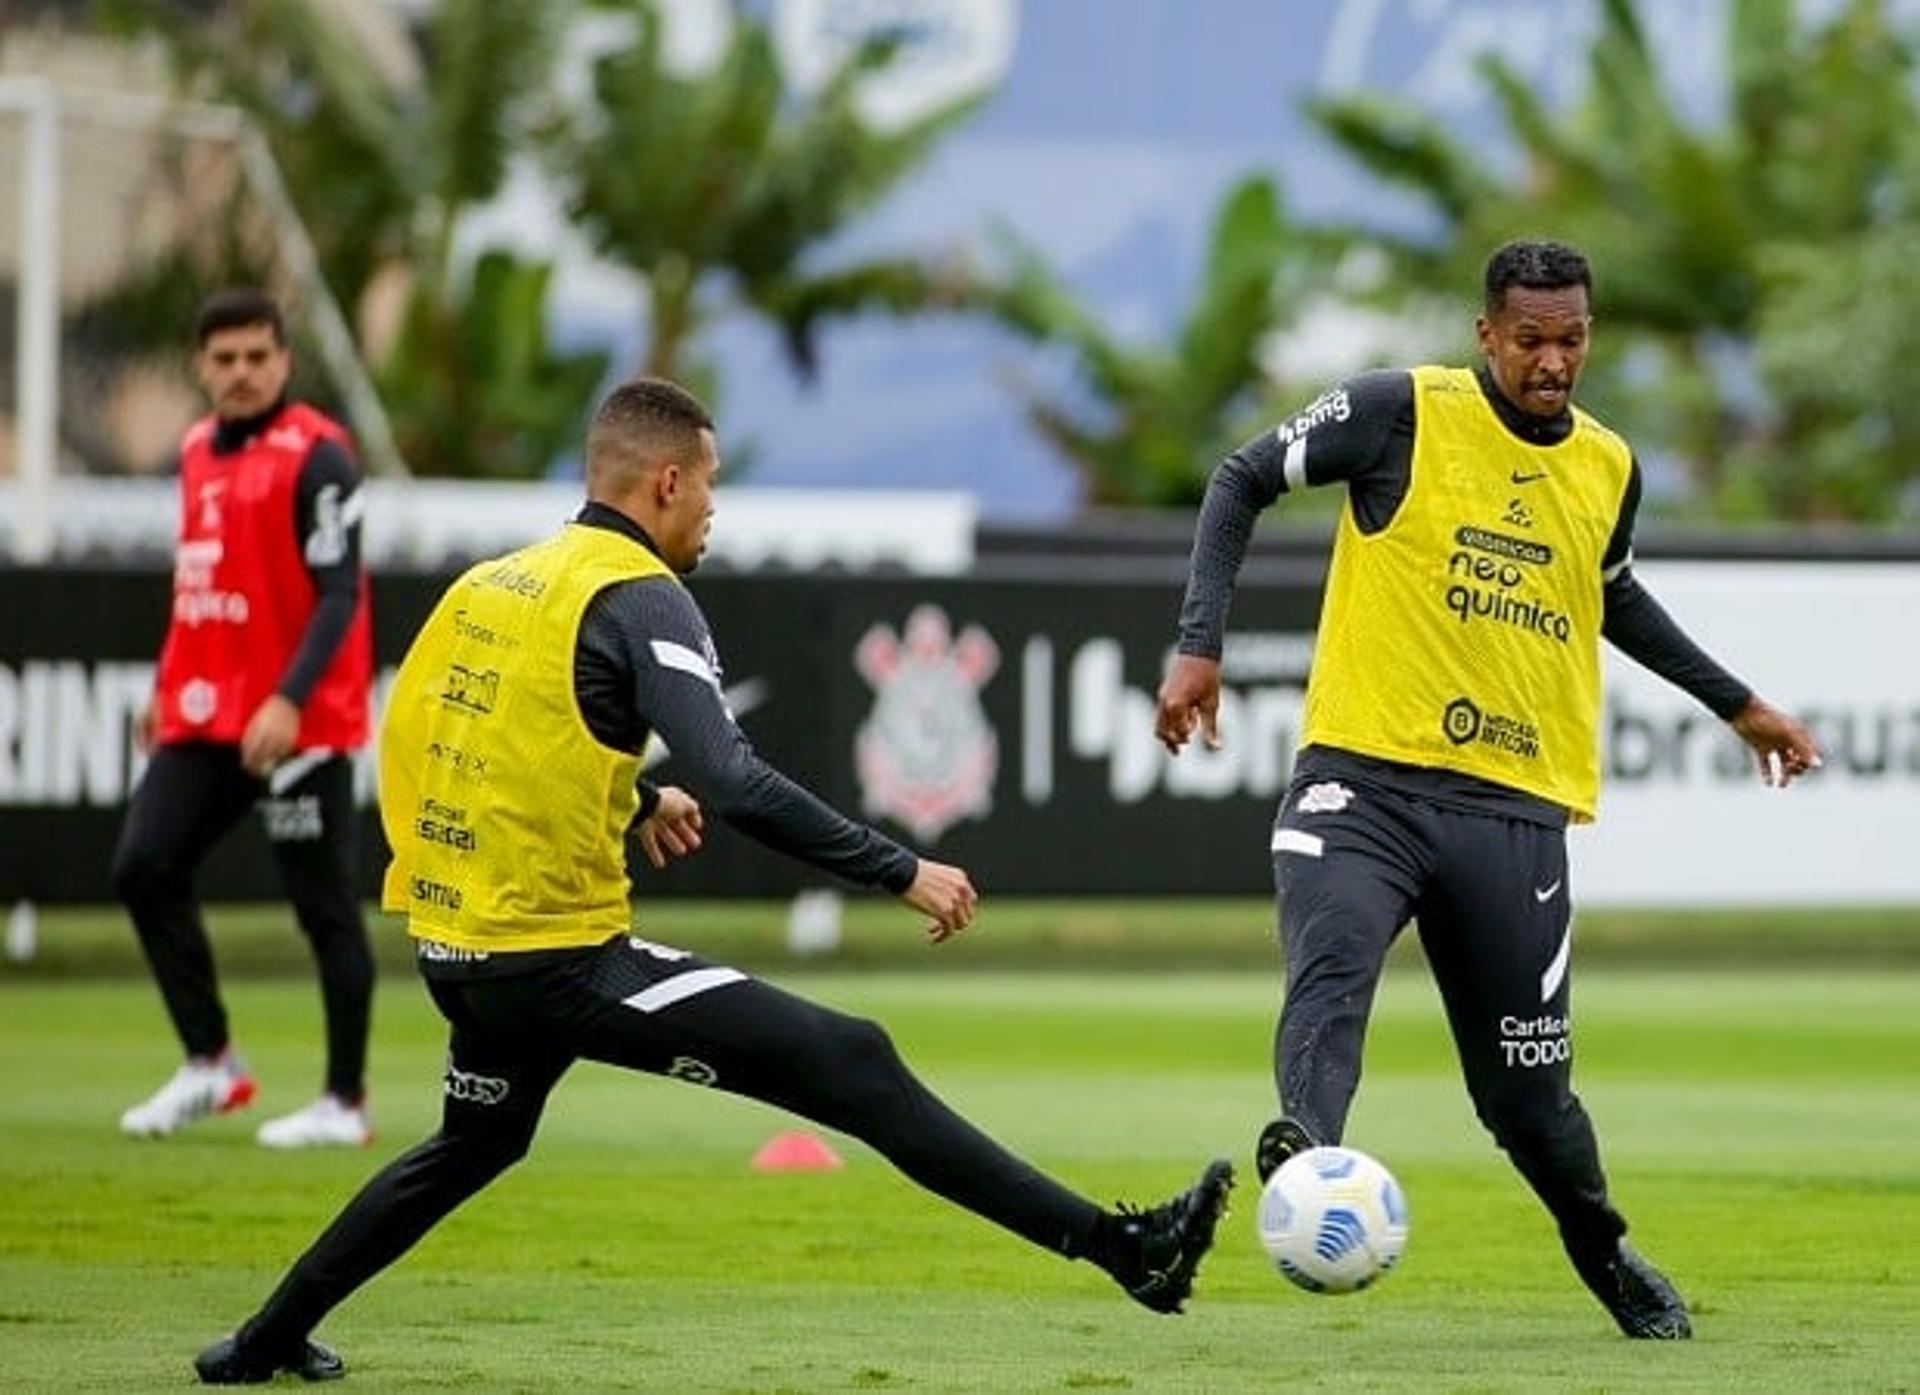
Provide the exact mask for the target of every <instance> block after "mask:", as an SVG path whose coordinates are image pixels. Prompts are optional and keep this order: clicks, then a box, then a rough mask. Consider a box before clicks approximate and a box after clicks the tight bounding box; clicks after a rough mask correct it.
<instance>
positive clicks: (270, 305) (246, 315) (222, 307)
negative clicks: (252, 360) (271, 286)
mask: <svg viewBox="0 0 1920 1395" xmlns="http://www.w3.org/2000/svg"><path fill="white" fill-rule="evenodd" d="M248 325H265V326H266V327H267V328H268V329H270V330H272V331H273V342H274V343H276V344H278V345H280V346H281V347H283V348H284V347H285V346H286V342H287V322H286V318H285V317H284V316H283V315H282V314H281V313H280V302H279V301H277V300H275V299H274V298H273V297H272V296H270V295H268V294H267V293H266V292H265V291H263V290H261V289H260V288H259V287H258V286H229V287H228V288H227V289H226V290H224V291H215V292H214V293H213V294H212V295H210V296H208V297H207V298H206V299H205V300H204V301H202V302H201V303H200V313H199V315H198V316H197V317H196V318H195V320H194V327H193V342H194V346H195V347H196V348H202V349H204V348H205V347H206V346H207V340H209V339H211V338H213V336H214V335H216V334H218V333H219V332H220V331H221V330H223V329H243V328H245V327H246V326H248Z"/></svg>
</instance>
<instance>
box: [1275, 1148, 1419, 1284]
mask: <svg viewBox="0 0 1920 1395" xmlns="http://www.w3.org/2000/svg"><path fill="white" fill-rule="evenodd" d="M1257 1220H1258V1224H1259V1227H1260V1243H1261V1245H1262V1246H1263V1247H1265V1249H1266V1252H1267V1256H1268V1257H1269V1258H1270V1259H1272V1260H1273V1264H1274V1267H1275V1268H1276V1269H1278V1270H1279V1271H1280V1272H1281V1273H1282V1274H1285V1275H1286V1276H1287V1277H1288V1278H1289V1279H1291V1280H1293V1281H1294V1282H1295V1283H1296V1284H1298V1285H1299V1286H1300V1287H1301V1288H1304V1289H1306V1290H1307V1291H1308V1292H1309V1293H1353V1292H1355V1291H1357V1290H1359V1289H1363V1288H1365V1287H1367V1285H1369V1284H1371V1283H1373V1282H1374V1281H1375V1280H1376V1279H1378V1278H1379V1277H1380V1276H1381V1275H1382V1274H1384V1273H1386V1272H1387V1271H1388V1270H1389V1269H1391V1268H1393V1266H1394V1265H1395V1264H1396V1263H1397V1262H1398V1261H1399V1259H1400V1252H1401V1251H1402V1250H1404V1249H1406V1247H1407V1199H1406V1196H1405V1194H1404V1193H1402V1192H1401V1190H1400V1184H1399V1183H1398V1182H1396V1181H1394V1180H1393V1174H1392V1173H1390V1172H1388V1171H1387V1170H1386V1168H1384V1167H1382V1166H1381V1165H1380V1164H1379V1162H1377V1161H1376V1160H1374V1159H1373V1158H1370V1157H1368V1156H1367V1155H1366V1154H1365V1153H1362V1152H1360V1151H1358V1150H1357V1149H1353V1148H1309V1149H1307V1150H1306V1151H1305V1152H1303V1153H1296V1154H1294V1155H1293V1156H1292V1157H1291V1158H1288V1159H1287V1160H1286V1162H1284V1163H1282V1164H1281V1165H1280V1167H1279V1168H1277V1169H1276V1170H1275V1172H1274V1174H1273V1176H1271V1177H1269V1178H1268V1179H1267V1185H1266V1189H1265V1190H1264V1191H1262V1192H1261V1193H1260V1213H1259V1216H1258V1218H1257Z"/></svg>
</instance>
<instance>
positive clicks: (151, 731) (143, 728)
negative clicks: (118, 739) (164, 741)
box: [133, 698, 160, 755]
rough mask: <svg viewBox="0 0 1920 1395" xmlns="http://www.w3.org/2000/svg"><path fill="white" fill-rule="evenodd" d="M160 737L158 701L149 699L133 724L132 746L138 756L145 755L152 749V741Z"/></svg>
mask: <svg viewBox="0 0 1920 1395" xmlns="http://www.w3.org/2000/svg"><path fill="white" fill-rule="evenodd" d="M159 735H160V700H159V699H158V698H149V699H148V700H147V705H146V706H145V707H143V708H141V709H140V715H139V716H138V717H136V718H134V722H133V744H134V747H135V749H137V750H138V751H139V752H140V754H142V755H145V754H147V753H148V752H149V751H151V750H152V749H153V743H154V741H155V740H156V739H157V738H158V737H159Z"/></svg>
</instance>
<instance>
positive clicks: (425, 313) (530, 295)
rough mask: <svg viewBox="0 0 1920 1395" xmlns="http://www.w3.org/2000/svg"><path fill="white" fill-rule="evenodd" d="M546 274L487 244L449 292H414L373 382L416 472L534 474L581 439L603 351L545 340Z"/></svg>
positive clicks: (515, 476) (603, 370)
mask: <svg viewBox="0 0 1920 1395" xmlns="http://www.w3.org/2000/svg"><path fill="white" fill-rule="evenodd" d="M550 274H551V268H549V267H548V266H546V265H545V264H544V263H529V262H523V261H520V260H517V259H516V258H513V257H510V256H508V255H506V254H505V253H501V252H488V253H485V254H484V255H482V256H481V257H480V258H479V259H478V261H476V262H475V263H474V266H473V269H472V277H471V280H470V282H469V284H468V285H467V286H466V288H465V289H464V292H463V293H462V294H460V295H458V296H457V297H456V296H454V295H448V294H439V295H429V294H421V293H416V294H415V295H414V296H413V298H412V300H411V302H410V303H409V304H408V306H407V313H406V318H405V321H404V323H403V324H402V327H401V331H400V336H399V338H398V340H397V341H396V343H395V344H394V347H393V352H391V353H390V354H388V355H387V357H386V358H385V360H383V361H382V363H381V365H380V371H379V375H378V377H377V379H376V386H377V387H378V388H379V390H380V396H381V400H382V401H384V402H385V403H386V406H387V410H388V411H389V412H390V413H392V415H393V420H394V434H395V442H396V444H397V445H398V446H399V448H400V453H401V454H402V456H404V457H405V458H406V459H407V460H408V461H409V462H411V464H412V466H413V468H414V471H415V473H417V474H424V475H440V474H459V475H472V476H477V477H480V478H486V479H525V478H531V477H537V476H538V475H540V474H541V473H542V472H543V471H544V470H545V469H546V467H547V465H548V464H549V462H551V461H552V460H553V459H554V458H555V457H557V456H559V455H561V454H562V453H563V452H565V451H567V450H568V449H570V448H573V447H575V446H577V445H578V435H579V427H580V423H581V422H582V421H583V420H584V419H585V418H586V415H587V412H588V410H589V408H590V406H591V403H592V400H593V396H594V394H595V392H596V391H597V390H598V389H599V385H600V383H601V381H602V380H603V379H604V378H605V377H606V372H607V360H608V356H607V355H606V354H605V353H601V352H582V353H574V354H561V353H556V352H555V351H554V350H553V349H552V348H551V347H550V346H549V344H548V342H547V310H546V307H547V282H548V278H549V276H550ZM475 393H478V394H479V395H481V396H483V397H484V399H485V400H484V402H472V401H470V400H469V397H470V396H471V395H473V394H475Z"/></svg>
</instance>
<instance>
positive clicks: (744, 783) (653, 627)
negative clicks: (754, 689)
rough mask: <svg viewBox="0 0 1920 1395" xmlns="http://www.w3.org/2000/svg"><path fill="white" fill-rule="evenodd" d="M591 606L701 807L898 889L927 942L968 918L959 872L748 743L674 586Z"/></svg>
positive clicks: (858, 878)
mask: <svg viewBox="0 0 1920 1395" xmlns="http://www.w3.org/2000/svg"><path fill="white" fill-rule="evenodd" d="M594 611H595V615H594V617H593V618H594V621H595V623H596V625H599V626H606V625H612V626H614V627H616V628H617V630H618V632H619V634H620V635H621V637H622V639H623V641H624V644H625V647H626V657H627V664H628V666H629V668H630V671H631V674H632V694H633V701H634V704H635V708H636V710H637V712H638V713H639V714H640V716H641V717H642V718H643V719H644V722H645V725H646V726H647V727H648V728H650V729H651V730H652V731H653V732H654V733H655V735H657V736H658V738H659V739H660V740H661V741H662V742H663V743H665V745H666V747H667V749H668V750H669V751H670V752H671V753H672V755H673V760H674V763H675V764H674V771H675V774H676V775H677V776H678V777H679V778H680V779H681V780H682V781H684V783H685V784H686V786H687V788H688V789H689V790H690V791H691V792H692V793H693V794H694V795H695V796H696V797H697V798H698V800H699V802H700V804H701V805H702V806H704V807H705V808H706V809H707V810H709V811H711V812H712V813H713V814H714V815H716V816H717V817H719V818H721V819H723V820H725V821H726V822H727V823H728V824H730V825H731V826H733V827H734V828H737V829H739V830H740V831H741V832H742V833H744V834H746V835H747V836H748V837H750V838H752V839H754V840H755V841H756V842H758V843H761V844H764V845H765V846H767V847H770V848H773V849H774V850H775V851H778V852H783V853H786V854H787V855H789V856H790V857H795V858H798V859H799V860H800V861H802V862H805V863H807V864H809V865H810V866H813V867H816V868H818V869H819V870H821V871H823V872H827V873H830V874H832V875H834V876H837V877H842V878H844V879H846V880H847V881H850V882H853V883H855V884H857V885H860V886H872V887H879V888H882V889H884V890H886V891H889V892H892V893H893V894H894V895H896V896H899V897H900V898H901V899H903V900H904V901H906V903H907V904H908V905H910V906H912V907H913V908H914V909H916V910H918V911H921V912H923V913H925V914H926V915H928V916H929V917H931V918H932V922H933V923H932V927H931V931H932V934H933V937H934V939H936V940H943V939H945V938H947V937H948V936H949V935H952V934H954V933H955V932H957V931H959V930H961V929H964V928H965V927H966V925H967V924H968V922H970V921H971V920H972V919H973V911H974V906H975V903H976V902H977V900H978V897H977V895H976V894H975V892H974V890H973V886H972V884H971V882H970V881H969V880H968V879H967V875H966V873H965V872H963V871H962V870H961V869H959V868H957V867H949V866H947V865H945V864H943V863H938V862H933V861H931V860H929V859H926V858H921V857H916V856H915V855H914V854H913V853H911V852H909V851H908V850H907V849H906V848H904V847H902V846H901V845H900V844H898V843H896V842H894V841H893V840H892V839H891V838H888V837H886V836H885V835H884V834H882V833H880V832H879V831H878V830H877V829H874V828H871V827H869V826H867V825H866V824H863V823H858V822H856V821H854V820H852V819H849V818H847V817H846V816H845V815H844V814H842V813H840V811H839V810H837V809H835V808H834V807H833V806H832V805H830V804H828V803H827V802H826V801H825V800H823V799H821V798H820V797H819V796H818V795H816V794H814V793H813V792H812V791H811V790H809V789H807V788H806V787H805V786H803V785H801V784H800V783H799V782H797V781H795V780H793V779H790V778H789V777H788V776H786V775H784V774H782V773H781V772H780V771H778V770H776V769H775V768H774V767H773V766H771V765H770V764H768V763H767V761H766V760H765V759H763V758H762V757H761V756H760V754H759V752H757V751H755V750H754V748H753V743H752V742H750V741H749V740H747V737H746V733H745V732H743V731H741V730H740V727H739V724H738V723H736V722H735V721H734V719H733V714H732V713H731V712H730V711H728V709H727V705H726V700H725V698H724V697H723V696H722V694H721V688H720V675H719V674H718V673H717V672H715V671H714V668H713V666H712V664H711V663H709V662H708V660H707V658H706V655H707V654H708V653H709V652H710V647H711V646H710V640H709V637H708V632H707V626H706V621H705V619H704V618H703V617H702V616H701V614H700V611H699V607H698V606H696V605H695V604H694V602H693V598H692V597H691V596H689V595H688V594H687V592H686V591H685V590H684V589H683V588H681V587H678V586H674V585H672V584H670V583H668V582H664V581H652V582H639V583H630V584H627V585H623V586H620V587H616V588H614V589H612V590H610V591H608V592H606V593H604V594H603V595H602V596H601V597H599V598H598V599H597V600H596V601H595V605H594ZM583 639H584V636H583Z"/></svg>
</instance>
